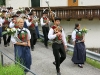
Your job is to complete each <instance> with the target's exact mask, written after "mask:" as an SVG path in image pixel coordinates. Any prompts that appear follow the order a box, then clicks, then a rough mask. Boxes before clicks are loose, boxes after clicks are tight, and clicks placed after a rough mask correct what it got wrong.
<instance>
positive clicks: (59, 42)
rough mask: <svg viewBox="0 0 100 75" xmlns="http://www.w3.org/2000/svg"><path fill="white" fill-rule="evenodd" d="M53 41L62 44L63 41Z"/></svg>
mask: <svg viewBox="0 0 100 75" xmlns="http://www.w3.org/2000/svg"><path fill="white" fill-rule="evenodd" d="M53 43H58V44H61V43H62V41H61V40H60V41H53Z"/></svg>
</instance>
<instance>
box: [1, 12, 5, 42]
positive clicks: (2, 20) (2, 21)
mask: <svg viewBox="0 0 100 75" xmlns="http://www.w3.org/2000/svg"><path fill="white" fill-rule="evenodd" d="M0 15H2V13H0ZM4 21H5V20H4V19H2V17H1V16H0V44H1V37H2V24H3V23H4Z"/></svg>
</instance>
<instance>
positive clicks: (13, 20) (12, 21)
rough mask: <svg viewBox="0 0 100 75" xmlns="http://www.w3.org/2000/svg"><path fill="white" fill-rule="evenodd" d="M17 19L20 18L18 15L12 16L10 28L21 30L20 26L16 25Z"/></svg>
mask: <svg viewBox="0 0 100 75" xmlns="http://www.w3.org/2000/svg"><path fill="white" fill-rule="evenodd" d="M17 18H18V16H17V15H16V14H15V15H13V16H12V20H11V22H10V24H9V27H10V28H13V27H15V28H19V26H18V25H17V24H16V23H17V22H16V21H17Z"/></svg>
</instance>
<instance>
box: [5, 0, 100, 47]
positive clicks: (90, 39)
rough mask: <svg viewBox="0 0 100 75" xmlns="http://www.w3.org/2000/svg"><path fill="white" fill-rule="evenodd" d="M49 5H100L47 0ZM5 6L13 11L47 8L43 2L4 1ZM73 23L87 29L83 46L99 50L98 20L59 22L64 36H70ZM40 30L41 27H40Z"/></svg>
mask: <svg viewBox="0 0 100 75" xmlns="http://www.w3.org/2000/svg"><path fill="white" fill-rule="evenodd" d="M49 5H50V6H51V7H57V6H98V5H100V0H49ZM6 6H12V7H14V9H18V8H19V7H31V6H35V7H47V4H46V2H45V0H20V1H19V0H6ZM75 23H80V24H81V27H82V28H84V27H85V28H87V29H89V31H88V33H87V34H86V36H85V41H86V42H85V44H86V47H87V48H100V39H99V37H100V34H99V32H100V20H99V19H93V20H88V19H82V20H81V21H78V20H77V19H71V20H70V21H66V20H63V21H62V22H61V25H62V27H64V30H65V34H66V36H68V35H71V32H72V31H73V29H74V25H75ZM40 29H41V26H40Z"/></svg>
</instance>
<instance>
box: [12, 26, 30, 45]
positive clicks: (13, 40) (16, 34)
mask: <svg viewBox="0 0 100 75" xmlns="http://www.w3.org/2000/svg"><path fill="white" fill-rule="evenodd" d="M20 30H21V29H19V28H18V31H20ZM22 30H26V31H27V34H28V38H27V40H30V39H31V34H30V31H29V30H28V29H27V28H23V29H22ZM14 36H18V32H17V30H16V33H15V35H14ZM14 36H13V35H12V36H11V41H12V43H13V44H16V43H17V41H16V39H15V38H14Z"/></svg>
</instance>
